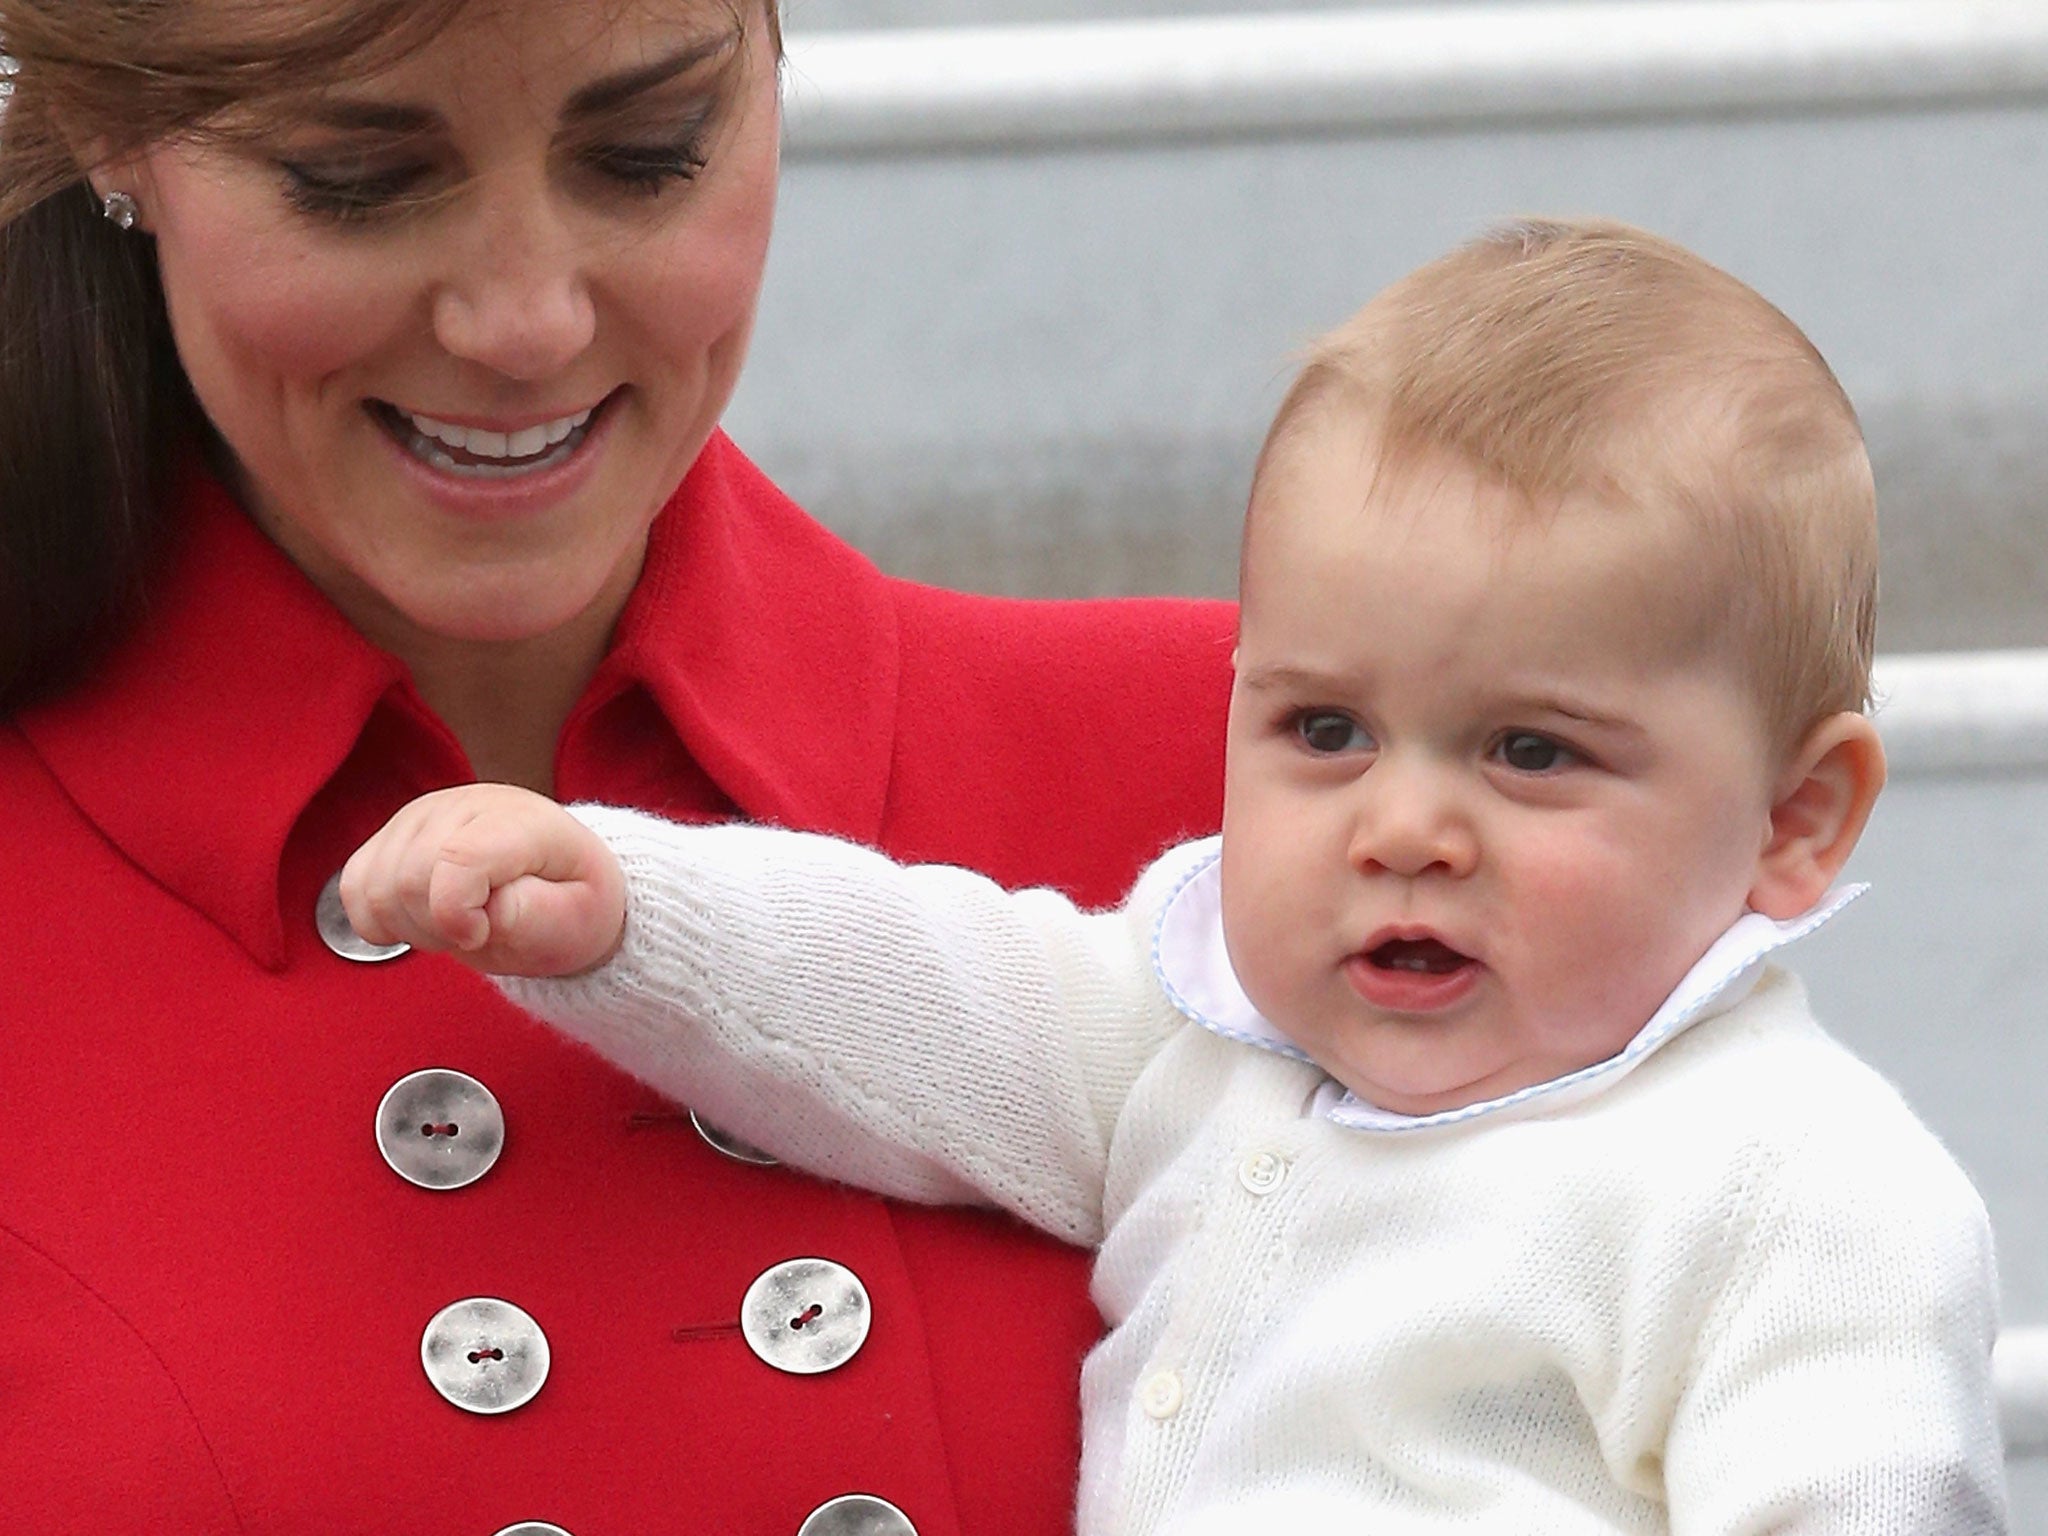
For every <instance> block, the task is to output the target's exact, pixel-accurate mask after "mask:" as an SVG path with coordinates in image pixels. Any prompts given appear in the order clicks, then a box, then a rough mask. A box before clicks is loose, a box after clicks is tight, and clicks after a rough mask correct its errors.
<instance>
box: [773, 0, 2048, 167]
mask: <svg viewBox="0 0 2048 1536" xmlns="http://www.w3.org/2000/svg"><path fill="white" fill-rule="evenodd" d="M2044 102H2048V4H2044V3H2043V0H1567V3H1550V4H1533V5H1532V4H1517V5H1504V4H1492V5H1436V6H1399V7H1381V8H1377V9H1371V10H1358V11H1317V12H1302V13H1283V14H1262V15H1242V16H1221V17H1193V18H1179V19H1171V20H1154V21H1124V22H1116V21H1090V22H1079V23H1065V24H1056V25H1054V24H1048V25H1032V26H1004V27H944V28H924V29H903V30H896V29H877V30H870V31H861V32H833V33H813V34H810V35H808V36H806V35H804V34H802V33H800V32H799V33H795V34H792V35H791V37H790V38H789V66H788V74H787V118H788V137H789V146H790V150H791V152H792V153H793V154H796V155H810V154H841V155H847V154H891V153H929V152H949V151H960V150H1003V149H1031V148H1047V147H1056V146H1060V145H1074V144H1088V143H1114V142H1119V141H1130V140H1155V141H1156V140H1167V141H1171V140H1184V139H1197V140H1199V139H1217V138H1237V137H1248V136H1260V135H1274V134H1280V135H1286V134H1320V133H1333V132H1336V133H1361V132H1387V131H1394V130H1400V129H1413V128H1442V127H1467V126H1479V125H1484V124H1489V123H1502V122H1518V123H1527V122H1596V121H1601V120H1606V119H1613V118H1672V117H1701V116H1718V115H1727V114H1731V113H1745V112H1786V111H1793V112H1797V111H1810V110H1844V109H1848V110H1900V109H1912V108H1921V107H1930V106H1953V105H1960V104H1978V105H1982V104H1992V103H2022V104H2024V103H2032V104H2040V103H2044Z"/></svg>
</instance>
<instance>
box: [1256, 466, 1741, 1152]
mask: <svg viewBox="0 0 2048 1536" xmlns="http://www.w3.org/2000/svg"><path fill="white" fill-rule="evenodd" d="M1324 436H1325V437H1326V438H1327V439H1328V440H1327V441H1319V440H1318V439H1316V438H1313V437H1311V438H1308V439H1305V440H1303V441H1301V442H1299V443H1298V444H1297V445H1296V446H1295V447H1293V448H1291V449H1290V450H1288V451H1287V453H1286V454H1285V456H1284V459H1283V461H1282V462H1280V463H1278V464H1276V465H1274V466H1272V467H1271V469H1270V470H1269V472H1268V474H1267V475H1266V476H1264V477H1263V478H1262V482H1261V486H1260V490H1259V494H1258V498H1257V503H1256V507H1255V512H1254V518H1253V524H1252V527H1251V530H1250V538H1251V544H1250V547H1249V559H1248V562H1247V569H1246V574H1245V584H1244V592H1243V594H1242V596H1243V611H1242V629H1241V634H1240V640H1239V647H1238V654H1237V683H1236V688H1235V690H1234V693H1233V695H1232V700H1231V715H1230V737H1229V764H1228V775H1227V788H1226V793H1225V807H1224V822H1223V826H1224V835H1223V921H1224V930H1225V935H1226V939H1227V942H1228V945H1229V950H1230V957H1231V962H1232V965H1233V967H1234V968H1235V970H1236V971H1237V974H1238V977H1239V979H1240V980H1241V981H1242V983H1243V985H1244V988H1245V991H1246V993H1247V994H1248V995H1249V996H1250V998H1251V1000H1252V1001H1253V1002H1254V1003H1255V1004H1256V1005H1257V1006H1258V1008H1259V1010H1260V1012H1261V1013H1263V1014H1264V1015H1265V1016H1266V1018H1267V1019H1269V1020H1270V1021H1271V1022H1272V1023H1273V1024H1274V1025H1275V1026H1277V1027H1278V1028H1279V1029H1281V1030H1282V1031H1284V1032H1285V1033H1286V1034H1287V1035H1288V1036H1289V1037H1290V1038H1291V1039H1292V1040H1293V1041H1294V1042H1295V1043H1296V1044H1298V1045H1300V1046H1301V1047H1302V1048H1303V1049H1304V1050H1306V1051H1307V1052H1308V1053H1309V1054H1310V1055H1311V1056H1312V1057H1314V1058H1315V1060H1316V1061H1317V1062H1318V1063H1319V1064H1320V1065H1321V1066H1322V1067H1323V1068H1324V1069H1325V1070H1326V1071H1328V1072H1329V1073H1330V1074H1331V1075H1332V1076H1333V1077H1335V1078H1337V1079H1338V1080H1339V1081H1340V1082H1342V1083H1343V1084H1344V1085H1345V1086H1346V1087H1348V1088H1349V1089H1351V1090H1352V1091H1353V1092H1354V1093H1356V1094H1358V1095H1359V1096H1360V1097H1361V1098H1363V1099H1365V1100H1367V1101H1369V1102H1371V1103H1373V1104H1376V1105H1378V1106H1380V1107H1382V1108H1384V1109H1388V1110H1392V1111H1395V1112H1397V1113H1405V1114H1428V1113H1433V1112H1435V1111H1438V1110H1443V1109H1450V1108H1455V1107H1457V1106H1460V1105H1463V1104H1469V1103H1473V1102H1476V1101H1479V1100H1482V1099H1488V1098H1492V1097H1495V1096H1496V1095H1499V1094H1503V1093H1507V1092H1510V1091H1512V1090H1514V1089H1516V1088H1521V1087H1525V1086H1527V1085H1529V1084H1531V1083H1537V1082H1543V1081H1546V1080H1548V1079H1550V1078H1553V1077H1556V1076H1558V1075H1559V1074H1561V1073H1565V1072H1569V1071H1572V1070H1575V1069H1577V1068H1579V1067H1583V1066H1588V1065H1591V1064H1592V1063H1594V1062H1596V1061H1600V1060H1603V1059H1605V1058H1606V1057H1608V1056H1611V1055H1613V1054H1614V1053H1615V1052H1616V1051H1617V1050H1619V1049H1620V1048H1621V1047H1622V1046H1623V1045H1624V1044H1626V1043H1627V1041H1628V1039H1629V1038H1630V1036H1632V1035H1633V1034H1634V1033H1635V1032H1636V1031H1637V1030H1638V1029H1639V1028H1640V1027H1641V1026H1642V1025H1643V1023H1644V1022H1645V1021H1646V1020H1647V1019H1648V1018H1649V1016H1650V1015H1651V1013H1652V1012H1654V1011H1655V1009H1656V1007H1657V1005H1658V1004H1659V1003H1661V1002H1662V1001H1663V1000H1664V998H1665V996H1666V995H1667V994H1668V993H1669V992H1670V990H1671V989H1672V987H1674V986H1675V985H1676V984H1677V982H1678V980H1679V978H1680V977H1681V976H1683V975H1684V973H1685V972H1686V970H1687V969H1688V968H1689V967H1690V966H1691V965H1692V963H1693V962H1694V961H1695V960H1697V959H1698V958H1699V956H1700V955H1701V954H1702V953H1704V952H1705V950H1706V948H1707V946H1708V945H1709V944H1711V943H1712V942H1713V940H1714V939H1715V938H1716V937H1718V936H1719V935H1720V933H1721V931H1722V930H1723V929H1724V928H1726V927H1727V925H1728V924H1730V923H1731V922H1733V921H1734V920H1735V919H1736V918H1737V917H1739V916H1740V915H1741V914H1742V912H1743V910H1744V908H1745V906H1746V904H1747V900H1748V895H1749V891H1750V889H1751V886H1752V884H1753V883H1754V881H1755V879H1756V877H1757V871H1758V859H1759V856H1760V854H1761V853H1762V851H1763V849H1764V846H1765V843H1766V839H1767V837H1768V834H1769V829H1770V808H1771V798H1772V796H1771V789H1772V783H1771V780H1772V774H1773V767H1772V762H1771V754H1770V752H1769V750H1768V748H1767V746H1766V743H1765V731H1764V725H1763V721H1762V718H1761V713H1760V711H1759V710H1758V709H1757V708H1756V707H1755V705H1754V703H1753V701H1752V699H1751V698H1750V696H1749V695H1748V693H1747V691H1746V690H1745V689H1744V687H1743V686H1742V684H1741V683H1740V681H1739V680H1738V678H1737V675H1736V673H1735V669H1734V668H1733V666H1732V665H1731V664H1730V663H1729V662H1728V661H1727V660H1726V659H1724V658H1722V657H1721V656H1719V655H1717V654H1697V653H1698V652H1699V651H1700V650H1701V648H1700V647H1698V646H1693V647H1690V648H1688V647H1685V646H1681V645H1679V644H1677V643H1676V641H1675V639H1674V623H1675V621H1674V620H1673V618H1672V615H1673V614H1674V613H1676V612H1678V611H1679V610H1680V609H1681V608H1682V605H1683V603H1684V601H1685V596H1686V594H1685V593H1684V591H1683V581H1684V571H1685V562H1684V559H1683V557H1682V556H1679V557H1674V555H1673V553H1672V545H1673V541H1674V540H1675V539H1676V538H1678V537H1679V534H1678V531H1677V526H1676V524H1675V523H1674V522H1673V521H1671V520H1670V519H1665V518H1659V517H1657V516H1654V515H1647V514H1641V513H1635V512H1626V511H1624V512H1614V511H1609V510H1607V509H1604V508H1601V507H1597V506H1592V505H1573V504H1571V503H1567V504H1566V506H1565V507H1564V508H1563V509H1562V510H1561V511H1560V512H1559V513H1558V514H1557V515H1556V517H1555V519H1554V520H1551V521H1547V522H1532V523H1524V524H1522V525H1521V526H1519V527H1516V525H1515V524H1514V522H1513V521H1512V520H1513V519H1514V518H1515V517H1516V516H1517V514H1516V513H1514V512H1512V511H1509V510H1506V504H1505V502H1504V501H1503V500H1502V495H1503V493H1501V492H1499V491H1497V490H1494V489H1491V488H1489V487H1487V486H1485V485H1483V484H1482V483H1481V482H1480V481H1479V480H1478V479H1477V478H1476V477H1475V476H1473V475H1472V474H1471V473H1470V472H1468V471H1466V470H1464V469H1463V468H1461V467H1459V466H1457V465H1455V464H1445V465H1442V466H1441V467H1440V473H1439V470H1438V468H1437V467H1432V468H1430V469H1429V470H1427V471H1425V472H1424V473H1423V474H1419V475H1415V476H1407V477H1403V483H1402V485H1401V486H1400V487H1398V488H1396V489H1395V490H1393V491H1392V492H1390V493H1386V494H1375V495H1373V497H1372V499H1371V500H1370V502H1368V492H1369V488H1370V484H1371V474H1370V468H1371V466H1370V463H1369V460H1368V459H1367V458H1366V457H1365V450H1364V449H1362V448H1361V446H1360V445H1359V443H1358V440H1357V439H1356V438H1355V437H1352V436H1348V435H1345V434H1339V433H1336V432H1334V431H1333V432H1330V433H1325V434H1324ZM1504 519H1507V520H1509V521H1507V522H1504V521H1503V520H1504ZM1504 527H1505V528H1514V529H1515V531H1513V532H1508V533H1503V529H1504ZM1660 546H1661V547H1660ZM1688 651H1690V652H1692V654H1688Z"/></svg>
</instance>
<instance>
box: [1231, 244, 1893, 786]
mask: <svg viewBox="0 0 2048 1536" xmlns="http://www.w3.org/2000/svg"><path fill="white" fill-rule="evenodd" d="M1334 419H1342V420H1345V421H1352V420H1356V421H1357V422H1359V423H1361V424H1362V425H1363V426H1364V427H1365V429H1366V430H1368V431H1369V432H1370V433H1371V435H1372V438H1373V440H1374V442H1375V445H1376V449H1377V454H1378V460H1379V462H1378V468H1377V472H1376V481H1377V483H1381V484H1384V483H1385V482H1386V481H1387V479H1388V477H1389V476H1398V474H1399V473H1400V472H1401V471H1402V470H1404V469H1407V468H1413V467H1417V466H1418V465H1419V464H1420V463H1421V461H1424V460H1427V459H1429V458H1431V457H1438V458H1441V457H1442V456H1446V455H1448V456H1451V457H1454V458H1455V459H1456V460H1457V461H1459V462H1461V463H1463V464H1464V465H1466V466H1468V467H1469V468H1470V469H1472V470H1473V471H1475V472H1476V473H1478V474H1479V475H1480V477H1481V478H1482V479H1484V480H1486V481H1489V482H1491V483H1495V484H1497V485H1499V486H1501V487H1504V488H1506V489H1508V490H1510V491H1511V492H1513V493H1515V494H1514V497H1513V500H1514V501H1515V502H1516V503H1517V504H1518V505H1520V506H1522V507H1524V508H1526V509H1528V510H1529V511H1530V512H1531V513H1532V514H1534V515H1536V516H1541V515H1543V514H1544V513H1545V512H1546V511H1548V510H1553V509H1555V508H1556V507H1557V505H1558V504H1559V503H1560V502H1561V501H1562V500H1563V499H1564V498H1565V497H1568V496H1574V497H1586V498H1590V499H1592V500H1593V501H1595V502H1597V503H1600V504H1602V505H1603V506H1605V507H1607V508H1609V509H1612V510H1614V511H1615V512H1616V513H1618V514H1625V513H1627V512H1630V511H1657V510H1662V509H1669V510H1670V511H1672V512H1675V513H1678V514H1680V520H1679V522H1678V523H1677V525H1676V526H1678V527H1680V528H1690V530H1691V531H1692V533H1693V534H1694V537H1692V538H1690V539H1688V540H1686V541H1685V542H1686V544H1687V546H1688V547H1687V548H1685V549H1684V550H1683V551H1681V552H1679V553H1680V554H1681V556H1682V559H1681V560H1679V561H1675V562H1674V566H1673V569H1674V570H1681V569H1682V571H1683V573H1684V583H1685V591H1684V592H1683V593H1682V594H1680V595H1679V604H1678V607H1680V608H1682V611H1683V612H1684V613H1686V614H1689V615H1690V616H1691V625H1690V627H1691V628H1692V629H1693V630H1694V631H1696V632H1697V633H1698V634H1699V635H1700V636H1701V637H1702V638H1711V639H1713V640H1714V641H1715V642H1716V643H1722V644H1728V645H1730V646H1731V652H1730V653H1731V655H1732V656H1733V657H1734V659H1735V661H1736V663H1737V664H1738V665H1739V666H1741V667H1742V668H1743V669H1744V671H1745V674H1746V678H1747V680H1748V681H1749V682H1750V683H1751V684H1752V685H1753V686H1754V688H1755V690H1756V692H1757V696H1758V699H1759V702H1760V704H1761V706H1762V709H1763V712H1764V716H1765V724H1766V728H1767V729H1768V731H1769V732H1770V738H1771V740H1772V742H1773V743H1774V744H1775V745H1776V746H1777V747H1779V748H1780V749H1781V750H1783V749H1788V748H1789V747H1790V746H1791V745H1792V744H1794V743H1796V742H1797V741H1798V740H1799V739H1800V738H1801V737H1802V736H1803V735H1804V734H1805V733H1806V731H1807V730H1808V729H1809V728H1810V727H1811V726H1813V725H1814V724H1816V723H1817V722H1818V721H1820V720H1821V719H1823V718H1825V717H1826V716H1828V715H1831V714H1834V713H1836V712H1838V711H1842V710H1861V709H1863V708H1864V707H1865V706H1866V704H1867V703H1868V701H1869V689H1870V658H1871V651H1872V646H1873V641H1874V632H1875V622H1876V600H1877V510H1876V493H1875V489H1874V487H1873V485H1872V481H1871V474H1870V463H1869V459H1868V457H1867V455H1866V454H1865V452H1864V448H1863V435H1862V432H1861V430H1860V428H1859V427H1858V425H1857V422H1856V413H1855V411H1854V409H1853V408H1852V407H1851V406H1850V404H1849V399H1848V396H1847V395H1845V394H1844V393H1843V391H1842V387H1841V385H1840V384H1839V383H1838V382H1836V379H1835V376H1834V374H1833V373H1832V372H1831V371H1830V370H1829V368H1828V365H1827V363H1826V362H1825V361H1824V360H1823V359H1822V357H1821V355H1820V353H1819V352H1818V351H1816V350H1815V348H1814V346H1813V344H1812V343H1811V342H1810V341H1808V340H1807V339H1806V337H1805V336H1804V335H1803V334H1802V333H1801V332H1800V330H1799V328H1798V327H1797V326H1795V325H1794V324H1793V323H1792V322H1791V321H1790V320H1788V319H1787V318H1786V317H1785V316H1784V315H1783V314H1782V313H1781V312H1780V311H1779V310H1777V309H1776V308H1775V307H1773V306H1772V305H1771V304H1770V303H1768V302H1767V301H1766V300H1765V299H1763V298H1762V297H1761V296H1760V295H1759V294H1757V293H1756V292H1754V291H1753V290H1752V289H1750V288H1748V287H1746V286H1744V285H1743V284H1742V283H1739V282H1737V281H1736V280H1735V279H1734V278H1732V277H1730V276H1729V275H1728V274H1727V273H1725V272H1722V271H1720V270H1719V269H1718V268H1716V267H1714V266H1711V265H1710V264H1708V263H1707V262H1705V261H1703V260H1701V259H1700V258H1699V257H1697V256H1695V255H1693V254H1692V253H1691V252H1690V251H1687V250H1685V249H1683V248H1682V247H1680V246H1677V245H1674V244H1672V243H1671V242H1670V241H1668V240H1662V239H1659V238H1658V237H1657V236H1655V235H1651V234H1647V233H1645V232H1644V231H1642V230H1638V229H1632V228H1629V227H1628V226H1626V225H1622V224H1614V223H1600V222H1561V221H1525V222H1520V223H1515V224H1510V225H1507V226H1504V227H1502V228H1500V229H1497V230H1495V231H1493V232H1491V233H1489V234H1487V235H1485V236H1483V237H1482V238H1480V239H1478V240H1476V241H1473V242H1472V243H1470V244H1468V245H1465V246H1462V247H1460V248H1459V249H1458V250H1456V251H1453V252H1452V253H1451V254H1450V255H1448V256H1445V257H1443V258H1442V259H1441V260H1438V261H1435V262H1432V263H1430V264H1429V265H1428V266H1426V267H1423V268H1422V269H1421V270H1419V271H1417V272H1414V273H1412V274H1410V275H1409V276H1407V277H1405V278H1403V279H1402V280H1401V281H1399V282H1397V283H1395V284H1394V285H1393V286H1392V287H1390V288H1388V289H1387V290H1385V291H1384V292H1382V293H1381V294H1380V295H1379V296H1378V297H1377V298H1375V299H1374V300H1373V301H1372V302H1371V303H1370V304H1368V305H1367V306H1366V307H1365V308H1364V309H1363V310H1361V311H1360V312H1359V313H1358V314H1357V315H1355V316H1354V317H1353V318H1352V319H1351V320H1349V321H1348V322H1346V323H1345V324H1344V325H1342V326H1340V327H1339V328H1338V329H1337V330H1335V331H1333V332H1331V333H1330V334H1329V335H1328V336H1326V337H1324V338H1323V339H1322V340H1321V341H1320V342H1318V343H1317V344H1316V345H1315V346H1314V348H1313V349H1312V350H1311V353H1310V355H1309V359H1308V362H1307V364H1306V365H1305V366H1304V368H1303V369H1302V371H1301V374H1300V376H1299V377H1298V378H1297V379H1296V380H1295V382H1294V385H1293V388H1292V389H1291V390H1290V391H1289V392H1288V395H1287V398H1286V399H1285V401H1284V402H1283V403H1282V405H1281V407H1280V411H1279V414H1278V415H1277V417H1276V418H1275V420H1274V423H1273V427H1272V429H1271V431H1270V432H1269V433H1268V434H1267V437H1266V444H1265V447H1264V448H1263V449H1262V450H1261V452H1260V455H1259V468H1258V476H1257V479H1256V480H1255V484H1254V494H1253V503H1254V506H1256V505H1257V504H1258V501H1259V497H1258V494H1257V485H1258V483H1259V482H1260V481H1263V480H1264V477H1265V474H1266V471H1267V469H1268V467H1269V465H1270V464H1271V462H1272V461H1273V460H1274V458H1275V457H1276V456H1278V455H1284V454H1285V453H1286V450H1287V448H1288V446H1289V444H1290V443H1291V442H1293V441H1294V440H1295V439H1296V438H1298V437H1300V436H1302V435H1303V434H1304V433H1305V432H1306V431H1308V430H1309V428H1310V426H1311V425H1312V424H1326V423H1328V422H1330V421H1332V420H1334ZM1249 533H1250V529H1249V528H1248V529H1247V534H1248V535H1249ZM1249 544H1250V539H1249V537H1248V538H1247V547H1249ZM1675 611H1676V610H1675Z"/></svg>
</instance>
